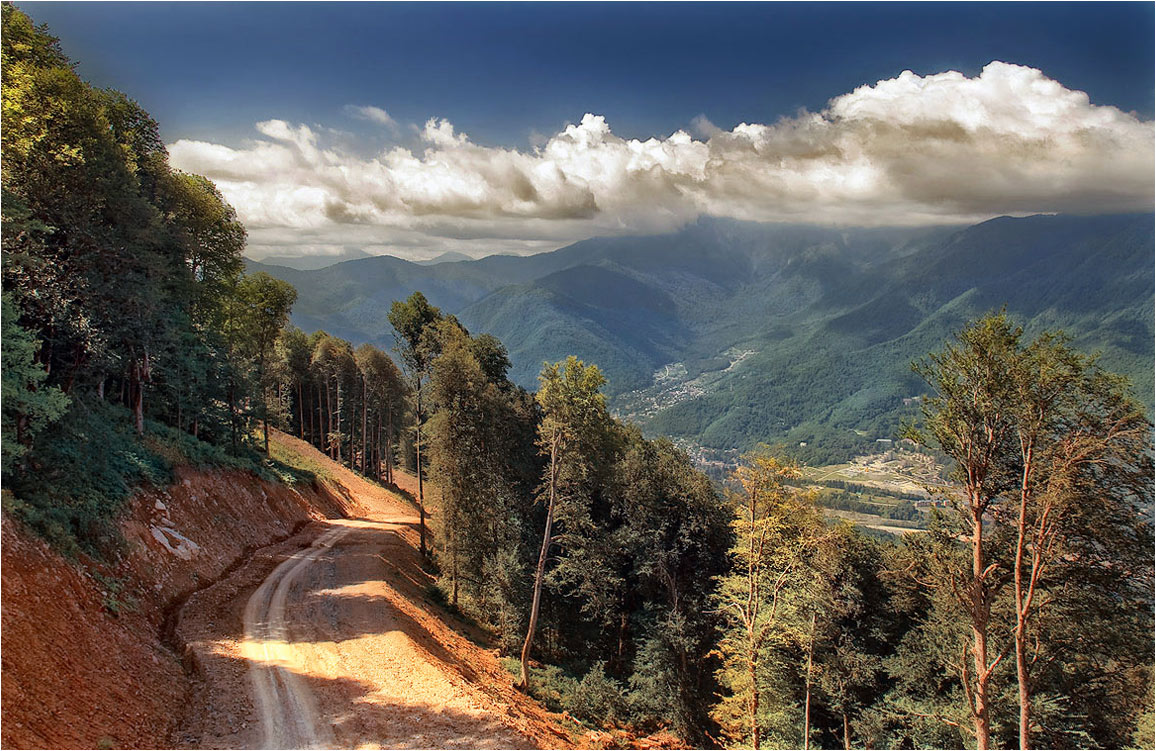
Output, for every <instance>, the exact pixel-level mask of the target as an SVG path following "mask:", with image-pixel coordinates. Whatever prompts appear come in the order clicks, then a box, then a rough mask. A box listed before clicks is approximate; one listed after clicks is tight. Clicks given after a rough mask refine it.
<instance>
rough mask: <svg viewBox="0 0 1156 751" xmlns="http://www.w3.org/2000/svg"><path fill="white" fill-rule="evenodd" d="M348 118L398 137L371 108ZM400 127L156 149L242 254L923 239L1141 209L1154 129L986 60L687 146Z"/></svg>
mask: <svg viewBox="0 0 1156 751" xmlns="http://www.w3.org/2000/svg"><path fill="white" fill-rule="evenodd" d="M354 110H356V112H355V114H356V115H357V116H359V117H361V118H368V119H371V120H375V121H378V122H379V123H380V124H381V126H382V127H383V128H386V129H393V128H394V127H395V126H394V124H393V122H392V118H390V119H389V121H388V122H387V121H386V119H385V118H389V116H388V115H386V113H385V111H384V110H381V109H380V108H376V107H365V106H358V107H356V108H353V109H351V112H353V111H354ZM378 113H380V115H379V114H378ZM414 130H415V131H416V138H417V142H416V144H414V145H413V146H412V147H411V148H406V147H404V146H400V145H398V146H393V147H391V148H388V149H386V150H384V151H382V152H381V153H379V154H377V155H375V156H372V157H368V158H367V157H364V156H361V155H358V154H355V153H352V152H351V151H349V150H347V149H345V148H343V147H340V146H337V145H333V144H327V143H326V140H327V139H326V133H327V132H328V131H327V129H325V128H322V127H320V126H317V127H311V126H309V125H304V124H296V125H295V124H290V123H287V122H284V121H281V120H269V121H265V122H261V123H258V124H257V131H258V132H259V133H260V134H261V136H262V138H260V139H256V140H254V141H253V142H252V143H250V144H248V145H246V146H244V147H242V148H231V147H228V146H224V145H220V144H213V143H206V142H201V141H189V140H181V141H177V142H176V143H174V144H172V145H171V146H170V147H169V150H170V153H171V156H172V162H173V164H174V165H175V166H177V167H179V168H180V169H184V170H188V171H191V172H196V173H199V174H203V175H205V176H207V177H209V178H211V179H213V180H214V181H215V182H216V183H217V185H218V186H220V188H221V190H222V192H223V193H224V194H225V196H226V197H227V198H228V200H229V201H230V202H231V203H232V204H233V205H234V206H236V208H237V210H238V211H239V213H240V215H241V218H242V220H243V221H244V222H245V223H246V225H247V226H248V227H249V229H250V247H251V252H252V253H253V254H254V255H256V256H260V255H264V254H266V253H268V252H271V251H272V249H274V248H276V249H278V250H279V251H284V250H285V249H286V248H287V247H292V248H293V249H294V251H295V252H310V251H311V250H312V251H315V252H322V251H325V250H329V249H331V248H332V247H333V246H346V245H358V246H360V247H363V248H366V249H367V250H371V251H376V252H388V253H393V254H396V255H401V256H413V257H424V256H429V255H432V254H433V253H434V250H433V249H435V248H436V250H437V252H443V251H447V250H452V251H458V252H463V253H466V254H470V255H481V254H485V253H492V252H516V253H526V252H534V251H537V250H543V249H547V248H552V247H557V246H559V245H562V244H564V243H567V242H570V241H573V240H576V239H580V238H584V237H589V236H592V235H613V234H639V233H653V232H659V231H665V230H672V229H675V228H677V227H680V226H682V225H684V224H686V223H687V222H690V221H692V220H694V219H695V218H696V217H698V216H702V215H707V216H716V217H730V218H735V219H744V220H755V221H791V222H812V223H815V222H818V223H831V224H846V225H859V226H872V225H920V224H941V223H952V222H975V221H980V220H983V219H986V218H989V217H992V216H995V215H999V214H1029V213H1040V212H1075V213H1101V212H1121V211H1136V210H1149V209H1151V207H1152V203H1153V182H1152V172H1153V165H1154V150H1153V136H1154V130H1153V123H1152V122H1151V121H1143V120H1141V119H1139V118H1138V117H1136V116H1135V115H1133V114H1129V113H1125V112H1122V111H1120V110H1119V109H1116V108H1115V107H1107V106H1097V105H1093V104H1092V103H1091V102H1090V100H1089V98H1088V96H1087V94H1085V93H1084V92H1081V91H1073V90H1070V89H1067V88H1065V87H1064V86H1063V85H1062V84H1060V83H1058V82H1056V81H1054V80H1051V79H1049V78H1047V77H1046V76H1045V75H1044V74H1043V73H1042V72H1041V71H1039V70H1036V69H1033V68H1027V67H1023V66H1018V65H1010V64H1007V63H1001V62H993V63H991V64H989V65H987V66H986V67H985V68H984V69H983V72H982V73H981V74H980V75H979V76H978V77H975V78H967V77H966V76H964V75H962V74H960V73H956V72H947V73H941V74H938V75H930V76H924V77H921V76H917V75H915V74H913V73H911V72H910V71H905V72H903V73H902V74H900V75H899V76H898V77H897V78H893V79H890V80H886V81H879V82H878V83H876V84H875V85H873V86H862V87H860V88H858V89H856V90H854V91H853V92H851V93H849V94H844V95H842V96H839V97H836V98H834V99H832V100H831V101H830V102H829V103H828V105H827V107H826V108H825V109H824V110H823V111H821V112H818V113H813V112H806V111H802V112H799V113H798V114H797V115H795V116H793V117H786V118H782V119H780V120H778V121H777V122H774V123H770V124H758V123H753V124H752V123H741V124H739V125H737V126H735V127H734V128H732V129H731V130H729V131H728V130H723V129H720V128H717V127H715V126H714V125H713V124H711V123H710V122H709V121H708V120H707V119H706V118H705V117H702V118H697V119H696V121H695V123H694V127H693V130H694V131H695V136H692V135H691V134H690V133H688V132H685V131H682V130H679V131H677V132H675V133H673V134H672V135H670V136H669V137H667V138H662V139H659V138H651V139H649V140H646V141H639V140H633V139H623V138H620V137H618V136H616V135H615V134H614V133H613V132H612V131H611V128H610V124H609V123H607V122H606V120H605V118H603V117H601V116H598V115H593V114H586V115H585V116H583V118H582V120H581V121H580V122H579V123H578V124H576V125H569V126H567V127H566V128H565V129H564V130H562V131H561V132H560V133H557V134H555V135H553V136H552V137H550V138H548V139H546V140H545V142H544V143H542V144H541V145H538V146H536V147H534V148H532V149H529V150H517V149H509V148H498V147H489V146H484V145H480V144H476V143H473V142H472V141H471V140H470V139H469V137H468V136H467V135H466V134H464V133H458V132H457V131H456V130H455V129H454V126H453V125H452V124H451V123H450V122H449V121H447V120H444V119H437V118H431V119H430V120H429V121H428V122H426V123H425V125H424V127H422V128H414ZM696 136H697V137H696Z"/></svg>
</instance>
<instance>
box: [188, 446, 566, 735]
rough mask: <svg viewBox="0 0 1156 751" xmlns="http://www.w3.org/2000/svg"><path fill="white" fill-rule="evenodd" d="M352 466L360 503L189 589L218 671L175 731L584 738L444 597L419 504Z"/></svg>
mask: <svg viewBox="0 0 1156 751" xmlns="http://www.w3.org/2000/svg"><path fill="white" fill-rule="evenodd" d="M280 440H287V441H293V440H294V439H291V438H288V437H285V436H282V437H281V438H280ZM302 447H304V448H302ZM294 448H295V450H305V449H307V448H308V447H306V446H305V444H301V445H300V446H294ZM309 450H312V449H309ZM318 456H320V455H319V454H318ZM339 480H340V483H341V486H342V487H341V488H340V490H341V491H342V492H345V493H348V494H349V495H350V497H351V498H353V499H354V500H355V501H356V502H357V503H358V504H359V505H360V506H361V507H362V509H363V514H362V515H361V518H357V519H332V520H326V521H324V522H317V523H315V524H311V525H309V527H307V528H306V529H304V530H302V531H301V532H300V533H299V534H297V535H296V536H294V537H293V538H291V539H289V540H286V541H285V542H283V543H281V544H279V545H275V546H273V547H270V548H265V549H263V550H261V551H258V552H257V553H256V554H255V555H254V556H253V557H252V558H251V559H250V560H249V561H248V562H247V563H246V564H245V565H243V566H241V567H240V568H239V569H237V570H236V571H235V572H234V573H233V574H232V575H230V576H229V577H228V578H227V579H225V580H222V581H221V582H218V583H217V584H214V585H213V586H211V587H209V588H207V589H205V590H202V591H201V592H199V593H198V594H196V595H194V596H193V597H191V598H190V599H189V601H188V603H187V604H186V605H185V607H184V609H183V611H182V612H181V615H180V619H179V623H178V626H177V636H178V638H179V639H181V640H183V641H184V642H185V643H186V644H187V645H188V647H187V650H188V653H189V661H190V662H191V663H192V664H193V665H194V666H195V668H196V671H197V672H198V673H199V674H200V675H201V676H202V678H203V680H202V688H201V690H199V691H198V692H197V694H196V696H195V697H194V698H193V701H192V702H191V704H190V706H189V708H188V710H187V715H186V717H185V720H184V722H183V728H182V730H181V731H180V732H179V733H178V736H177V737H176V738H175V739H174V743H175V744H176V745H179V746H183V747H194V748H195V747H201V748H203V747H213V748H257V747H261V748H326V747H330V748H331V747H341V748H540V747H554V748H558V747H568V746H570V745H571V744H570V742H569V738H568V737H567V736H566V735H565V734H564V733H563V732H562V731H561V730H560V728H559V726H558V723H557V721H556V718H554V717H553V716H551V715H549V714H548V713H546V712H545V711H544V710H543V709H542V708H541V707H540V706H539V705H538V704H536V703H534V702H533V701H531V700H529V699H528V698H527V697H525V696H524V695H522V694H521V693H519V692H517V691H516V690H514V688H513V686H512V677H511V676H510V674H509V673H508V672H507V671H505V670H504V669H503V668H502V667H501V666H500V665H499V664H498V661H497V657H496V654H495V653H494V652H493V651H492V650H489V649H486V648H485V647H484V646H481V644H483V643H484V641H483V635H482V634H480V633H473V632H471V630H470V628H469V627H468V626H467V625H465V624H461V623H456V622H454V621H453V619H452V617H451V616H449V614H447V613H445V612H444V611H442V610H441V609H440V608H439V607H438V606H437V605H436V604H435V603H434V602H432V601H431V600H430V599H429V597H428V593H429V585H430V583H431V581H432V580H431V578H430V577H429V575H428V574H427V573H426V572H425V571H424V570H423V569H422V567H421V565H420V558H419V556H418V555H417V552H416V550H415V543H416V538H417V534H416V524H417V518H416V513H415V512H414V510H413V509H412V508H411V507H410V506H409V505H407V504H405V503H404V502H403V501H402V500H401V499H400V498H398V497H397V496H395V495H393V494H391V493H389V492H387V491H385V490H383V489H381V488H380V487H378V486H376V485H372V484H370V483H367V482H365V481H363V480H361V479H360V478H357V477H355V476H353V475H352V474H350V473H348V472H344V473H342V474H341V475H340V476H339ZM450 624H452V625H453V626H454V627H453V628H451V627H450Z"/></svg>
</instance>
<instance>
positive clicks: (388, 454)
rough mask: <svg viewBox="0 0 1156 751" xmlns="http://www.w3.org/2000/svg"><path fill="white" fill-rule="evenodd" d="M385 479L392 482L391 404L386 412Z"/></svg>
mask: <svg viewBox="0 0 1156 751" xmlns="http://www.w3.org/2000/svg"><path fill="white" fill-rule="evenodd" d="M385 481H386V483H388V484H390V485H392V484H393V405H390V407H389V412H388V413H387V414H386V428H385Z"/></svg>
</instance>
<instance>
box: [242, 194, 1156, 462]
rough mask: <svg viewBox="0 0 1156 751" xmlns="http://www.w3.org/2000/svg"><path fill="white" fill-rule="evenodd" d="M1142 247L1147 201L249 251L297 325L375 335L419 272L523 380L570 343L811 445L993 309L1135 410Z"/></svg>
mask: <svg viewBox="0 0 1156 751" xmlns="http://www.w3.org/2000/svg"><path fill="white" fill-rule="evenodd" d="M1153 248H1154V237H1153V215H1151V214H1141V215H1135V214H1133V215H1116V216H1093V217H1082V216H1063V215H1061V216H1032V217H1025V218H1010V217H1002V218H998V219H993V220H990V221H987V222H983V223H981V224H977V225H974V226H970V227H936V228H921V229H833V228H824V227H814V226H792V225H770V224H757V223H744V222H736V221H730V220H705V219H704V220H700V221H699V222H697V223H695V224H692V225H690V226H688V227H686V228H684V229H682V230H680V231H678V232H675V233H672V234H668V235H660V236H646V237H616V238H595V239H590V240H585V241H582V242H579V243H575V244H573V245H570V246H567V247H565V248H562V249H560V250H557V251H553V252H550V253H542V254H538V255H533V256H521V257H518V256H490V257H487V258H482V259H479V260H472V261H448V260H447V261H446V262H442V263H437V264H434V265H422V264H416V263H410V262H408V261H404V260H402V259H399V258H395V257H390V256H375V257H370V258H359V259H355V260H350V261H345V262H342V263H337V264H334V265H331V266H328V267H325V268H321V269H316V270H298V269H291V268H287V267H284V266H276V265H270V264H266V263H257V262H249V263H248V267H249V270H250V271H257V270H261V271H266V272H268V273H270V274H272V275H273V276H276V277H278V278H281V279H284V280H286V281H288V282H290V283H292V284H293V285H294V286H295V287H297V290H298V300H297V304H296V306H295V308H294V311H293V320H294V323H296V325H298V326H300V327H301V328H303V329H305V330H306V331H313V330H316V329H325V330H326V331H328V332H329V333H331V334H335V335H337V336H340V337H342V338H345V339H349V340H351V341H353V342H354V343H359V342H372V343H374V344H376V345H378V346H381V347H383V348H387V349H388V348H389V347H391V346H392V345H393V332H392V329H391V328H390V326H389V323H388V321H387V319H386V316H387V314H388V311H389V307H390V304H391V303H392V302H393V301H394V300H399V299H404V298H405V297H407V296H408V295H409V294H410V293H411V292H413V291H414V290H420V291H422V292H423V293H424V294H425V295H426V297H427V298H428V299H429V300H430V302H431V303H432V304H434V305H437V306H438V307H440V308H442V310H443V311H444V312H447V313H452V314H454V315H456V316H457V317H458V319H459V320H460V321H461V322H462V323H463V324H464V325H465V326H466V327H467V328H468V329H469V330H470V331H471V332H473V333H482V332H488V333H491V334H494V335H495V336H497V337H498V338H499V339H501V340H502V341H503V342H504V343H505V345H506V347H507V348H508V349H509V352H510V359H511V361H512V363H513V368H512V371H511V376H512V378H513V380H514V381H515V382H517V383H519V384H521V385H523V386H526V387H527V388H534V387H535V385H536V384H535V378H536V375H537V373H538V371H539V369H540V368H541V365H542V363H543V361H547V360H549V361H553V360H557V359H560V358H562V357H565V356H566V355H568V354H575V355H578V356H579V357H580V358H582V359H583V360H586V361H588V362H594V363H597V364H598V365H599V366H600V367H601V368H602V369H603V371H604V372H605V373H606V375H607V378H608V381H609V382H608V384H607V393H608V394H609V395H610V396H611V397H612V405H613V406H614V408H615V409H616V411H617V412H618V413H619V414H621V415H623V416H625V417H628V418H630V419H632V420H633V421H635V422H638V423H639V424H641V425H642V426H643V428H644V429H645V430H647V431H648V432H651V433H664V434H668V435H671V436H673V437H676V438H682V439H685V440H686V441H688V442H691V443H693V444H697V445H698V446H701V447H706V448H710V449H719V450H729V449H738V448H746V447H749V446H751V445H752V444H753V443H756V442H759V441H768V442H779V441H785V442H787V443H788V445H790V446H792V447H798V448H799V449H800V450H798V451H796V453H798V454H801V456H800V458H802V459H803V460H806V461H823V460H829V459H833V458H836V457H838V456H844V455H846V454H849V453H854V452H855V451H858V450H862V449H864V448H865V447H866V446H868V445H869V444H871V443H872V442H874V441H875V439H877V438H880V437H884V438H886V437H893V436H894V434H895V432H896V431H897V428H898V425H899V421H900V420H901V419H902V418H903V417H904V416H906V415H912V414H914V412H915V411H916V409H917V406H916V403H917V397H918V396H919V395H920V393H921V392H922V390H923V389H924V386H923V384H922V383H921V382H920V381H919V379H918V378H917V377H916V376H915V375H914V374H913V373H912V371H911V367H910V365H911V363H912V361H913V360H916V359H918V358H920V357H923V356H925V355H926V354H927V353H929V352H931V351H934V350H937V349H939V348H941V347H942V346H943V343H944V341H945V340H946V339H947V338H948V337H949V336H950V335H951V333H952V332H953V331H956V330H958V329H959V328H960V327H962V326H963V325H964V324H965V323H966V322H967V321H968V320H970V319H972V318H975V317H977V316H979V315H982V314H984V313H986V312H989V311H992V310H998V309H1000V308H1006V309H1007V311H1008V313H1009V314H1010V315H1011V316H1012V317H1013V319H1014V320H1015V321H1016V322H1017V323H1018V324H1020V325H1022V326H1024V328H1025V331H1026V332H1027V334H1029V335H1032V334H1035V333H1038V332H1039V331H1042V330H1045V329H1051V330H1054V329H1057V328H1061V329H1063V330H1065V331H1066V332H1067V333H1068V334H1070V335H1071V336H1072V337H1073V340H1074V345H1075V346H1076V347H1078V348H1080V349H1083V350H1085V351H1099V352H1101V353H1102V358H1103V362H1104V364H1105V366H1106V367H1108V368H1110V369H1112V370H1115V371H1117V372H1121V373H1124V374H1126V375H1128V376H1129V377H1130V378H1131V379H1132V381H1133V384H1134V386H1135V389H1136V393H1137V395H1138V397H1139V398H1140V400H1141V401H1142V402H1143V403H1144V404H1146V405H1147V407H1148V409H1149V410H1150V411H1151V409H1152V406H1153V404H1152V401H1153V398H1152V391H1153V291H1154V274H1153ZM801 444H806V447H802V446H801Z"/></svg>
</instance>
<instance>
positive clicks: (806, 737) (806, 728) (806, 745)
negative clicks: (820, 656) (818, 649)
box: [803, 613, 817, 751]
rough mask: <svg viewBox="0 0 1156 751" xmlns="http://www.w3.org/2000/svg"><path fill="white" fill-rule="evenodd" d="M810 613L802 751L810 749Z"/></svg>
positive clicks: (811, 651) (811, 654)
mask: <svg viewBox="0 0 1156 751" xmlns="http://www.w3.org/2000/svg"><path fill="white" fill-rule="evenodd" d="M816 615H817V614H816V613H811V643H810V644H809V645H808V646H807V694H806V698H805V699H804V701H803V751H809V749H810V748H811V666H812V665H813V664H814V659H815V617H816Z"/></svg>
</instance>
